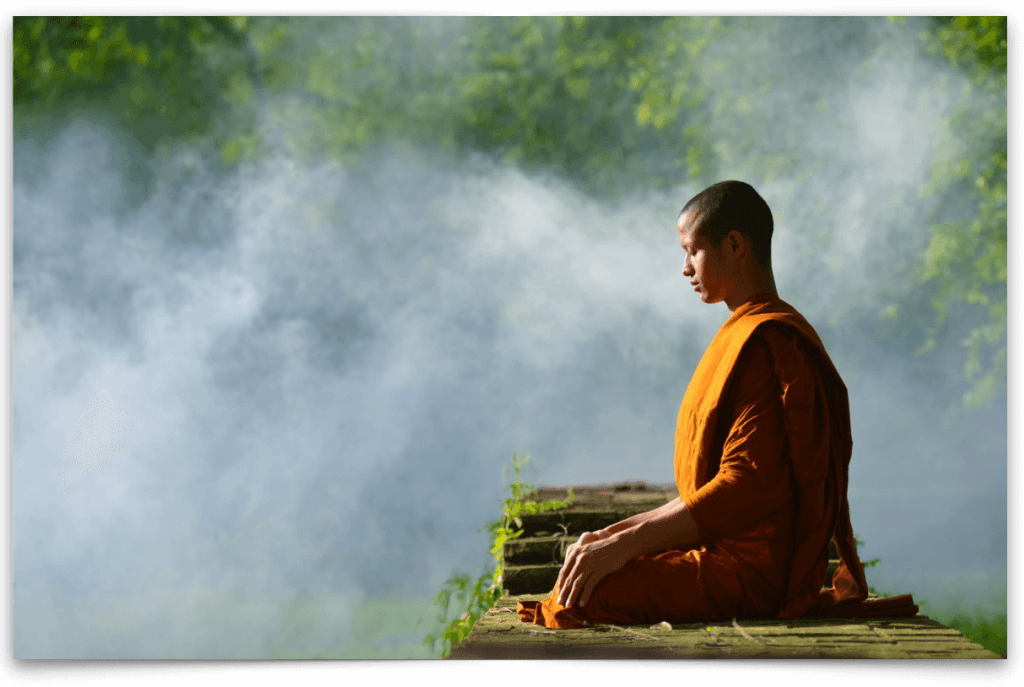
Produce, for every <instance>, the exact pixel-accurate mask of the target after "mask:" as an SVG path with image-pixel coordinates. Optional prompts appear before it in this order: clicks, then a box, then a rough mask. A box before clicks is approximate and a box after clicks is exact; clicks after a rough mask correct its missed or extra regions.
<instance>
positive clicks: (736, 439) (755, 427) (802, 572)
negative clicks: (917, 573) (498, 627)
mask: <svg viewBox="0 0 1024 687" xmlns="http://www.w3.org/2000/svg"><path fill="white" fill-rule="evenodd" d="M852 448H853V442H852V440H851V437H850V411H849V401H848V398H847V392H846V386H845V385H844V384H843V382H842V379H840V377H839V373H838V372H836V369H835V367H834V366H833V365H832V361H831V360H830V359H829V357H828V354H827V353H826V352H825V348H824V346H823V345H822V343H821V340H820V339H819V338H818V335H817V333H816V332H815V331H814V329H813V328H812V327H811V325H810V324H808V323H807V321H806V320H805V319H804V318H803V317H802V316H801V315H800V314H799V313H798V312H797V311H796V310H794V309H793V308H792V307H791V306H790V305H788V304H787V303H785V302H784V301H782V300H779V299H778V298H775V297H771V296H767V295H762V296H758V297H755V298H753V299H751V300H750V301H748V302H746V303H744V304H743V305H741V306H740V307H738V308H736V310H735V312H733V314H732V316H731V317H730V318H729V319H728V321H726V323H725V324H724V325H722V328H721V329H720V330H719V332H718V334H716V335H715V338H714V339H713V340H712V341H711V344H710V345H709V346H708V349H707V351H706V352H705V353H704V356H703V358H701V361H700V364H699V365H698V366H697V370H696V371H695V372H694V375H693V378H692V379H691V381H690V384H689V386H688V387H687V390H686V395H685V396H684V398H683V402H682V405H681V407H680V409H679V418H678V421H677V424H676V446H675V476H676V485H677V487H678V488H679V495H680V497H681V499H682V501H683V502H684V503H685V504H686V505H687V507H688V508H689V510H690V512H691V514H692V516H693V519H694V520H695V521H696V523H697V527H698V529H699V531H700V538H699V539H698V540H697V541H694V542H690V543H689V544H687V545H684V546H681V547H679V548H671V549H666V550H663V551H658V552H653V553H649V554H646V555H643V556H639V557H638V558H635V559H633V560H632V561H630V562H629V563H627V564H626V565H625V566H624V567H622V568H620V569H619V570H617V571H615V572H614V573H612V574H611V575H609V576H608V577H606V578H604V579H603V580H601V581H600V582H599V583H598V584H597V586H596V587H595V588H594V591H593V593H592V595H591V597H590V600H589V601H588V602H587V605H586V606H584V607H575V608H565V607H563V606H561V605H560V604H559V603H558V602H557V600H556V599H557V589H556V590H554V591H553V592H552V593H551V596H550V597H548V598H547V599H545V600H544V601H539V602H536V601H533V602H521V603H520V604H519V605H518V612H519V616H520V619H521V620H522V621H523V622H533V623H536V624H538V625H543V626H545V627H550V628H572V627H585V626H586V625H588V624H593V623H613V624H649V623H657V622H660V621H662V620H667V621H669V622H706V621H721V620H729V619H731V618H787V619H790V618H799V617H802V616H805V615H823V616H837V617H838V616H873V615H914V614H916V613H917V610H918V609H917V606H915V605H914V604H913V599H912V598H911V596H910V595H909V594H908V595H903V596H898V597H891V598H886V599H872V600H870V601H869V600H866V599H867V594H868V589H867V582H866V580H865V577H864V568H863V566H862V565H861V563H860V559H859V558H858V557H857V550H856V546H855V544H854V538H853V529H852V527H851V525H850V514H849V503H848V501H847V498H846V487H847V479H848V474H849V463H850V456H851V452H852ZM833 538H834V539H835V542H836V546H837V548H838V550H839V554H840V560H841V562H840V565H839V568H838V570H836V572H835V574H834V575H833V586H832V588H830V589H822V585H823V584H824V582H825V576H826V568H827V565H828V544H829V540H831V539H833Z"/></svg>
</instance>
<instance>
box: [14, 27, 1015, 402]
mask: <svg viewBox="0 0 1024 687" xmlns="http://www.w3.org/2000/svg"><path fill="white" fill-rule="evenodd" d="M791 21H793V22H795V25H798V26H799V30H805V31H808V32H823V33H828V32H833V33H834V34H835V35H834V36H831V38H832V39H834V40H830V42H829V44H830V45H833V46H834V47H833V48H832V49H834V50H844V49H847V48H845V47H843V46H850V45H859V44H864V43H865V42H866V41H870V40H871V38H870V36H869V35H868V33H869V32H868V31H867V27H868V24H866V23H864V22H858V21H844V20H841V19H832V20H821V19H813V18H801V19H794V20H791ZM890 21H891V22H892V23H893V24H895V25H900V24H902V23H906V22H907V21H911V22H914V26H916V27H919V28H920V30H919V32H918V33H919V41H918V45H917V46H916V47H915V49H916V50H918V51H919V52H920V53H921V54H922V55H925V56H928V59H933V60H937V61H943V62H945V63H946V64H948V65H950V66H951V67H952V68H953V69H955V70H956V71H957V72H958V73H960V74H962V75H963V76H964V77H965V79H966V82H967V93H965V95H964V97H963V98H962V99H961V100H960V101H959V102H958V104H957V105H956V106H955V108H954V109H953V111H952V113H951V115H950V117H949V118H948V121H947V122H946V123H945V124H946V126H945V130H944V135H943V137H942V140H940V141H939V142H938V144H937V145H936V146H935V149H934V156H933V163H932V168H931V177H930V180H929V182H928V183H927V185H926V186H925V187H923V188H899V189H893V198H894V199H896V198H906V199H910V200H905V201H904V202H920V203H922V204H924V205H926V206H927V207H928V208H929V210H928V212H929V213H930V215H929V218H928V221H927V222H926V223H924V224H922V226H920V227H919V228H918V229H917V230H916V231H919V232H921V233H922V235H926V237H927V240H926V242H925V243H926V246H927V247H926V249H925V250H924V251H923V253H921V254H919V255H915V256H912V259H911V260H910V262H911V263H913V264H912V270H911V274H908V275H907V277H906V278H905V279H904V280H903V281H901V282H900V284H899V286H898V287H897V288H895V289H894V290H893V291H892V292H891V293H890V299H889V302H888V303H886V304H884V305H883V307H882V308H881V313H880V315H879V319H878V322H877V323H876V324H877V326H878V327H879V332H880V334H879V336H880V337H881V338H883V339H885V338H888V340H890V341H892V342H895V343H894V345H903V343H904V342H908V341H912V342H915V343H914V347H915V350H916V351H917V352H918V353H919V354H920V355H927V354H928V352H929V351H930V350H931V349H932V348H933V347H934V346H935V342H936V340H937V338H938V337H939V336H941V335H942V334H943V333H944V331H945V330H944V328H945V327H947V326H948V322H949V314H950V312H952V310H953V309H959V310H958V312H961V311H963V312H968V313H970V316H971V318H973V319H971V321H972V322H973V325H972V327H971V328H970V330H969V331H967V332H965V333H964V337H963V349H964V376H965V378H966V380H967V381H968V382H969V388H968V391H967V393H966V395H965V399H964V400H965V403H967V404H968V405H977V404H983V403H991V402H992V401H993V399H995V398H996V397H998V396H999V395H1001V394H1005V391H1006V350H1007V349H1006V317H1007V298H1006V283H1007V262H1006V260H1007V256H1006V238H1007V211H1006V189H1007V187H1006V141H1007V138H1006V128H1007V120H1006V115H1007V106H1006V89H1007V86H1006V72H1007V57H1006V56H1007V52H1006V49H1007V28H1006V18H1005V17H935V18H913V19H909V20H905V19H899V18H894V19H892V20H890ZM757 26H758V25H756V24H755V23H754V19H752V18H741V17H731V18H715V17H498V18H485V19H482V18H463V17H449V18H432V19H422V18H420V19H412V18H394V17H368V18H355V17H336V18H319V17H308V18H301V19H288V18H277V17H256V18H245V17H232V18H223V17H15V19H14V36H13V69H14V80H13V99H14V112H15V133H16V135H17V132H18V131H19V127H22V126H30V125H32V123H33V122H37V121H39V120H41V119H54V118H56V119H60V118H61V117H65V118H72V117H75V116H77V115H78V114H79V113H81V112H84V111H100V112H103V113H105V114H107V115H109V116H112V117H113V118H114V119H115V120H116V121H117V122H118V123H119V125H120V126H122V127H123V128H124V130H125V131H128V132H130V133H131V135H132V136H133V137H134V138H135V140H137V141H138V143H139V144H140V145H141V146H142V147H143V148H144V149H145V150H147V151H151V152H152V151H156V150H159V149H160V148H161V147H165V146H173V145H179V144H181V143H183V142H186V143H187V142H190V141H191V142H196V143H197V144H199V143H202V144H204V145H210V146H214V147H215V149H216V150H217V151H218V152H219V155H220V160H221V164H222V165H223V166H224V168H225V169H228V168H230V167H232V166H233V165H236V164H239V163H240V162H243V161H245V160H253V159H258V158H259V157H260V156H262V155H266V154H268V152H269V151H271V150H272V149H281V148H284V149H285V150H287V151H289V152H291V153H294V154H296V155H300V156H305V157H308V158H313V157H317V156H322V155H328V156H330V157H332V158H334V159H337V160H341V161H348V160H353V159H357V158H359V157H360V156H361V155H364V154H365V153H366V152H367V151H369V150H372V149H373V148H374V147H375V146H378V145H380V144H382V143H388V144H410V145H425V146H431V147H435V148H440V149H443V150H446V151H449V152H450V153H451V154H454V155H477V154H485V155H489V156H492V157H495V158H497V159H500V160H505V161H508V162H510V163H515V164H518V165H521V166H523V167H524V168H527V169H535V170H544V171H547V172H550V173H553V174H557V175H559V176H562V177H565V178H568V179H571V180H572V181H573V182H575V183H576V184H578V185H579V187H580V188H582V189H584V190H586V191H587V192H588V193H592V194H595V195H614V194H621V193H626V192H629V191H630V190H635V189H640V188H644V187H657V186H677V185H679V184H692V185H693V186H704V185H708V184H710V183H713V182H714V181H717V180H718V178H716V177H717V175H718V174H720V173H722V172H723V170H737V169H738V170H744V171H745V173H746V174H747V176H748V177H749V178H751V179H752V180H763V181H771V180H773V179H778V178H782V177H790V178H793V179H794V180H795V181H794V182H793V183H794V188H798V187H799V185H800V184H802V183H810V182H809V177H810V175H812V174H813V172H814V170H815V169H816V168H819V169H820V168H821V166H823V165H831V164H836V160H837V159H838V158H837V151H836V150H835V149H827V148H826V149H824V150H822V151H821V152H820V155H819V157H818V159H815V160H808V159H806V158H800V157H798V156H797V155H795V154H794V149H795V146H796V145H797V144H798V143H799V142H800V140H801V137H802V136H803V135H804V132H803V131H802V130H801V128H800V122H799V121H798V119H796V118H793V117H787V116H786V112H787V110H786V109H785V108H787V107H792V106H793V105H792V103H793V102H796V103H798V106H799V107H801V108H807V109H815V108H816V109H818V110H829V108H839V107H840V105H839V104H838V103H836V102H829V101H828V100H827V99H823V98H822V97H821V96H820V93H819V91H818V89H816V88H815V87H814V86H815V84H814V83H807V84H803V85H797V84H793V83H792V82H791V81H787V78H788V75H787V74H786V73H785V71H784V68H783V67H782V66H781V65H778V64H771V63H770V60H765V61H763V62H761V63H759V64H758V65H757V66H758V69H757V70H748V71H743V72H737V73H738V74H740V76H738V77H736V79H735V81H734V82H731V83H730V85H729V87H728V88H724V87H722V85H721V84H720V83H719V82H718V80H719V79H720V77H721V74H722V71H721V69H724V67H722V65H723V64H725V63H726V62H728V61H729V60H733V61H734V62H735V61H736V60H748V61H753V60H759V59H762V53H759V52H758V50H759V48H758V47H757V45H756V40H754V39H755V38H756V29H757ZM741 40H742V41H746V42H743V43H742V44H740V43H738V41H741ZM737 45H738V46H739V48H741V49H743V50H746V51H747V52H746V53H743V54H742V55H739V56H737V55H735V50H736V49H737ZM887 49H888V46H886V45H885V44H879V45H878V46H877V50H879V51H884V50H887ZM730 51H732V52H730ZM797 57H800V56H797ZM815 57H816V56H814V55H807V56H806V59H807V60H808V61H809V62H813V61H814V60H815ZM828 70H829V66H828V64H827V61H822V63H821V65H820V71H819V72H818V73H819V74H820V78H821V80H822V81H823V82H825V81H828V80H829V79H833V78H835V75H834V74H832V73H830V72H829V71H828ZM783 87H784V88H785V89H786V92H787V94H788V96H789V100H787V101H786V105H785V106H783V105H782V104H780V101H779V100H778V99H777V98H776V95H777V92H778V91H779V89H780V88H783ZM836 112H837V114H838V109H836ZM296 117H299V118H300V119H301V120H302V121H303V122H304V124H305V126H300V127H296V126H286V124H285V123H286V122H291V121H294V120H295V118H296ZM723 132H729V135H724V134H723ZM915 196H916V199H917V200H916V201H913V198H914V197H915ZM893 202H896V201H895V200H894V201H893ZM822 240H826V241H827V240H829V239H828V238H827V237H826V238H823V239H822ZM926 311H927V313H928V314H925V313H926Z"/></svg>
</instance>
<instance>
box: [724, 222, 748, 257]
mask: <svg viewBox="0 0 1024 687" xmlns="http://www.w3.org/2000/svg"><path fill="white" fill-rule="evenodd" d="M744 239H745V237H744V236H743V234H741V233H740V232H738V231H736V230H735V229H733V230H732V231H730V232H729V233H728V234H726V236H725V240H726V241H727V242H728V246H729V252H730V253H732V256H733V257H734V258H736V259H739V258H742V257H743V256H744V255H746V254H747V243H746V241H745V240H744Z"/></svg>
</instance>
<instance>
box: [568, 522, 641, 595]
mask: <svg viewBox="0 0 1024 687" xmlns="http://www.w3.org/2000/svg"><path fill="white" fill-rule="evenodd" d="M632 558H635V555H632V553H631V550H630V549H629V548H628V547H627V545H626V544H625V543H624V542H623V540H622V539H620V538H618V537H608V538H602V537H600V536H599V535H597V534H594V533H593V532H584V533H583V534H582V535H581V536H580V538H579V541H577V542H576V543H575V544H572V545H570V546H569V548H568V550H567V551H566V552H565V564H564V565H562V570H561V571H560V572H559V573H558V582H557V586H558V603H559V604H561V605H562V606H566V607H568V606H573V605H577V603H578V605H580V606H585V605H586V604H587V601H589V600H590V595H591V593H593V591H594V587H596V586H597V583H598V582H600V581H601V580H603V579H604V578H605V577H607V576H608V575H610V574H612V573H613V572H615V571H616V570H618V569H619V568H621V567H622V566H624V565H625V564H626V563H628V562H629V561H630V559H632Z"/></svg>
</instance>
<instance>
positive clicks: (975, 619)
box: [946, 613, 1006, 658]
mask: <svg viewBox="0 0 1024 687" xmlns="http://www.w3.org/2000/svg"><path fill="white" fill-rule="evenodd" d="M946 624H947V625H948V626H949V627H952V628H953V629H955V630H959V631H960V632H962V633H963V635H964V636H965V637H967V638H968V639H969V640H971V641H972V642H976V643H978V644H981V645H982V646H983V647H985V648H986V649H988V650H989V651H994V652H996V653H997V654H1001V655H1002V656H1003V658H1006V614H1005V613H998V614H996V615H994V616H987V615H983V614H981V613H975V614H957V615H956V616H954V617H953V619H952V620H949V621H947V622H946Z"/></svg>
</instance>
